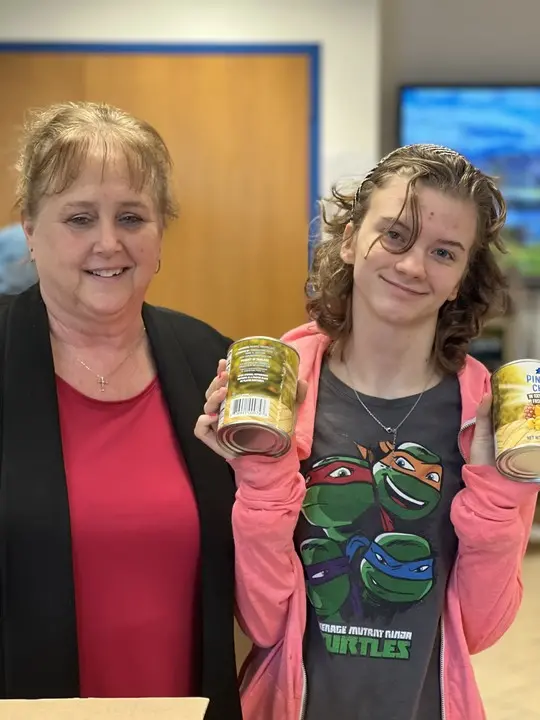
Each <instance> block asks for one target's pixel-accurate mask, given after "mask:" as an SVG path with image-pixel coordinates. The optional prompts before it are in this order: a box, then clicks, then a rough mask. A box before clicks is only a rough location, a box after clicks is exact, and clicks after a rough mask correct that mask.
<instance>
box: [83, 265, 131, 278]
mask: <svg viewBox="0 0 540 720" xmlns="http://www.w3.org/2000/svg"><path fill="white" fill-rule="evenodd" d="M128 270H129V268H128V267H123V268H110V269H108V268H103V269H100V270H85V271H84V272H85V273H87V274H88V275H92V276H93V277H99V278H115V277H119V276H120V275H123V274H124V273H125V272H127V271H128Z"/></svg>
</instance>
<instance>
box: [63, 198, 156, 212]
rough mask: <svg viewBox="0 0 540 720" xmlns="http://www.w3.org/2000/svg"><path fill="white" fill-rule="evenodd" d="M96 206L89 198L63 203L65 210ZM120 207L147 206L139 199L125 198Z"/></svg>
mask: <svg viewBox="0 0 540 720" xmlns="http://www.w3.org/2000/svg"><path fill="white" fill-rule="evenodd" d="M95 206H96V203H95V202H91V201H90V200H79V201H76V200H74V201H72V202H69V203H66V205H64V209H66V210H75V209H78V210H80V209H81V208H84V209H91V208H93V207H95ZM120 207H123V208H147V207H148V206H147V205H146V204H145V203H143V202H141V201H140V200H126V201H125V202H122V203H120Z"/></svg>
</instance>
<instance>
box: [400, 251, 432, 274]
mask: <svg viewBox="0 0 540 720" xmlns="http://www.w3.org/2000/svg"><path fill="white" fill-rule="evenodd" d="M396 270H397V271H398V272H399V273H401V274H402V275H406V276H407V277H410V278H416V279H420V280H422V279H424V278H425V277H426V264H425V257H424V252H423V250H422V249H421V248H419V247H417V246H416V245H413V246H412V248H410V250H407V252H405V253H403V254H402V255H398V256H397V260H396Z"/></svg>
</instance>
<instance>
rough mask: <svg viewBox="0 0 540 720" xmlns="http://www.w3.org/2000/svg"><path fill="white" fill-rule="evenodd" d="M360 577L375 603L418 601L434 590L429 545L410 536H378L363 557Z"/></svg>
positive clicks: (415, 536) (369, 596) (421, 539)
mask: <svg viewBox="0 0 540 720" xmlns="http://www.w3.org/2000/svg"><path fill="white" fill-rule="evenodd" d="M360 575H361V577H362V581H363V583H364V587H365V591H366V595H367V598H368V599H370V600H371V601H372V602H373V603H374V604H380V602H381V601H383V602H391V603H413V602H418V601H419V600H421V599H422V598H423V597H425V596H426V595H427V594H428V592H429V591H430V590H431V588H432V587H433V559H432V557H431V548H430V545H429V543H428V542H427V540H424V538H421V537H418V536H417V535H410V534H408V533H384V534H382V535H379V536H378V537H377V538H376V539H375V541H374V542H372V543H371V544H370V546H369V547H368V549H367V550H366V552H365V554H364V557H363V558H362V561H361V563H360Z"/></svg>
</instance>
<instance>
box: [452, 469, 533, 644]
mask: <svg viewBox="0 0 540 720" xmlns="http://www.w3.org/2000/svg"><path fill="white" fill-rule="evenodd" d="M463 480H464V483H465V488H464V489H463V490H461V491H460V492H459V493H458V494H457V495H456V497H455V499H454V502H453V505H452V510H451V520H452V523H453V524H454V527H455V531H456V534H457V536H458V539H459V551H458V556H457V560H456V566H455V569H454V572H455V573H456V581H457V588H458V595H459V603H460V607H461V615H462V619H463V627H464V631H465V638H466V640H467V645H468V647H469V652H470V653H471V654H474V653H479V652H481V651H482V650H485V649H487V648H488V647H490V646H491V645H493V644H494V643H495V642H497V640H499V638H500V637H502V635H503V634H504V633H505V632H506V630H508V628H509V627H510V626H511V624H512V622H513V621H514V618H515V617H516V614H517V612H518V610H519V607H520V604H521V598H522V595H523V585H522V581H521V566H522V561H523V556H524V554H525V551H526V548H527V544H528V540H529V535H530V530H531V526H532V521H533V516H534V512H535V507H536V499H537V495H538V489H539V488H538V486H537V485H533V484H521V483H518V482H514V481H513V480H508V479H507V478H505V477H503V476H502V475H500V474H499V472H498V471H497V470H496V469H495V468H494V467H491V466H484V465H482V466H473V465H465V466H464V468H463Z"/></svg>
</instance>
